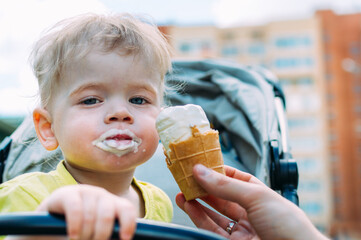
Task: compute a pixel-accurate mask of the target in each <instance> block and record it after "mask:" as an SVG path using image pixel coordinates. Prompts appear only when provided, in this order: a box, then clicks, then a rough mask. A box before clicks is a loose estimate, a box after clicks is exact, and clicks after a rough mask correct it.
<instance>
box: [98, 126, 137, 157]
mask: <svg viewBox="0 0 361 240" xmlns="http://www.w3.org/2000/svg"><path fill="white" fill-rule="evenodd" d="M92 143H93V145H95V146H96V147H98V148H100V149H101V150H103V151H106V152H110V153H113V154H115V155H117V156H118V157H121V156H123V155H124V154H127V153H129V152H137V151H138V146H139V145H140V144H141V143H142V140H141V139H140V138H138V137H137V136H136V135H135V134H134V133H133V132H131V131H130V130H128V129H125V130H121V129H110V130H109V131H107V132H105V133H103V134H102V135H101V136H100V137H99V138H98V139H96V140H94V141H93V142H92Z"/></svg>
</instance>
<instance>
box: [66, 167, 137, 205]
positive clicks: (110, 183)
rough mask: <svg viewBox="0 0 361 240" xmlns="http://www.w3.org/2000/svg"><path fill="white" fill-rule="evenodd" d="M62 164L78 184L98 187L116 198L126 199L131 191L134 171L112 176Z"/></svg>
mask: <svg viewBox="0 0 361 240" xmlns="http://www.w3.org/2000/svg"><path fill="white" fill-rule="evenodd" d="M64 164H65V167H66V169H67V170H68V171H69V173H70V174H71V175H72V176H73V178H74V179H75V180H76V181H77V182H78V183H80V184H89V185H93V186H98V187H101V188H104V189H106V190H107V191H109V192H111V193H113V194H115V195H117V196H120V197H125V198H127V197H126V196H128V195H129V194H130V193H129V192H130V191H132V187H131V183H132V180H133V176H134V170H130V171H127V172H123V173H122V174H119V173H117V174H115V173H114V174H112V173H101V172H92V171H87V170H84V169H81V168H77V167H74V166H72V165H70V164H69V163H67V162H65V163H64Z"/></svg>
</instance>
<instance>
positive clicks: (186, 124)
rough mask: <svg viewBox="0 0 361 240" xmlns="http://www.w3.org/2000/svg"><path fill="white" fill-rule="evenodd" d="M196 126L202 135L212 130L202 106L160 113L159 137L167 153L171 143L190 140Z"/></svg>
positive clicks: (164, 110)
mask: <svg viewBox="0 0 361 240" xmlns="http://www.w3.org/2000/svg"><path fill="white" fill-rule="evenodd" d="M195 126H196V127H197V129H198V130H199V132H200V133H205V132H207V131H210V130H211V128H210V125H209V121H208V119H207V116H206V114H205V112H204V111H203V109H202V108H201V107H200V106H198V105H194V104H187V105H184V106H174V107H168V108H165V109H163V110H162V111H161V112H160V114H159V115H158V117H157V121H156V127H157V131H158V134H159V137H160V139H161V141H162V143H163V146H164V148H165V150H166V152H167V153H169V151H170V149H169V144H170V143H176V142H180V141H184V140H187V139H188V138H190V137H191V136H192V127H195ZM168 155H169V154H168Z"/></svg>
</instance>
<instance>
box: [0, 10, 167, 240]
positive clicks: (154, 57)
mask: <svg viewBox="0 0 361 240" xmlns="http://www.w3.org/2000/svg"><path fill="white" fill-rule="evenodd" d="M32 57H33V68H34V72H35V75H36V77H37V78H38V83H39V89H40V98H41V106H40V107H38V108H36V109H35V110H34V112H33V119H34V124H35V129H36V133H37V136H38V138H39V140H40V142H41V143H42V145H43V146H44V147H45V148H46V149H47V150H54V149H56V148H57V147H58V146H59V147H60V149H61V150H62V153H63V155H64V160H63V161H62V162H60V163H59V165H58V166H57V168H56V170H54V171H52V172H49V173H40V172H37V173H28V174H24V175H22V176H19V177H17V178H15V179H12V180H10V181H8V182H6V183H4V184H2V185H1V187H0V211H1V212H14V211H33V210H37V211H50V212H56V213H62V214H65V217H66V221H67V227H68V229H67V232H68V235H69V237H71V238H74V239H88V238H95V239H107V238H109V236H110V234H111V231H112V226H113V222H114V220H115V219H118V220H119V221H120V224H121V226H122V228H121V238H122V239H129V238H131V237H132V234H133V232H134V229H135V218H136V217H141V218H145V219H152V220H159V221H166V222H170V221H171V218H172V205H171V202H170V200H169V198H168V197H167V196H166V194H165V193H164V192H162V191H161V190H160V189H158V188H156V187H155V186H153V185H151V184H148V183H144V182H140V181H137V180H136V179H134V177H133V174H134V171H135V168H136V167H137V166H138V165H140V164H142V163H144V162H145V161H147V160H148V159H149V158H150V157H151V156H152V155H153V153H154V152H155V150H156V148H157V146H158V134H157V131H156V129H155V119H156V117H157V115H158V112H159V111H160V107H161V103H162V99H163V88H164V75H165V73H166V72H167V71H168V70H169V69H170V54H169V51H168V45H167V42H166V40H165V38H164V37H163V36H162V34H161V33H160V32H159V31H158V29H157V28H156V27H155V26H152V25H150V24H149V23H146V22H144V21H141V20H139V19H136V18H135V17H133V16H131V15H127V14H120V15H95V14H85V15H80V16H78V17H75V18H71V19H68V20H64V21H62V22H60V23H58V24H57V25H55V26H54V28H52V29H51V30H50V31H48V33H47V34H46V35H45V36H44V37H43V38H41V39H40V40H39V41H38V42H37V44H36V45H35V48H34V50H33V53H32Z"/></svg>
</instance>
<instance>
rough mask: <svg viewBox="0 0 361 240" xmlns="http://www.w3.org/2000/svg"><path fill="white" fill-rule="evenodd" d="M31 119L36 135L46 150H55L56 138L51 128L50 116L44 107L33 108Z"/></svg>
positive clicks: (56, 145)
mask: <svg viewBox="0 0 361 240" xmlns="http://www.w3.org/2000/svg"><path fill="white" fill-rule="evenodd" d="M33 121H34V125H35V131H36V135H38V139H39V141H40V142H41V144H42V145H43V146H44V147H45V149H46V150H49V151H51V150H55V149H56V148H57V147H58V145H59V144H58V140H56V137H55V135H54V132H53V130H52V128H51V116H50V114H49V112H48V111H47V110H45V109H44V108H35V109H34V111H33Z"/></svg>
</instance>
